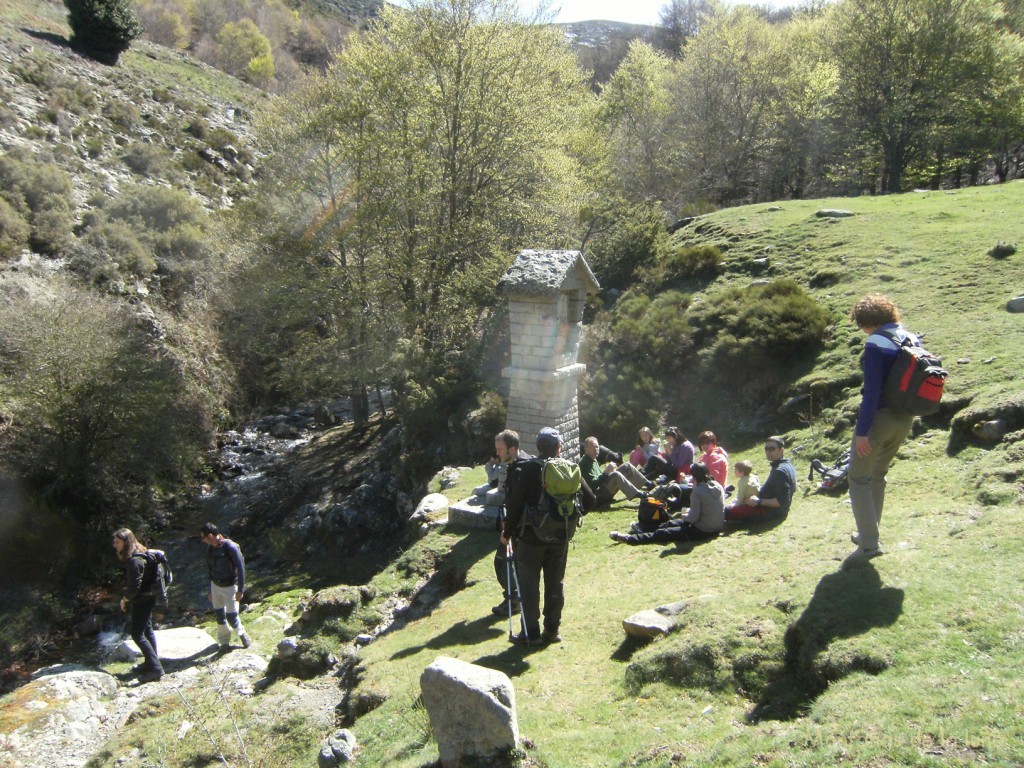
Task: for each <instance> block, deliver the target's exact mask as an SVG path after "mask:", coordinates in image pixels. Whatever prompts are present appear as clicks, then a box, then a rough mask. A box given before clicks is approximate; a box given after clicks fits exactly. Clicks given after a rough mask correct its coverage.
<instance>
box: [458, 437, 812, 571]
mask: <svg viewBox="0 0 1024 768" xmlns="http://www.w3.org/2000/svg"><path fill="white" fill-rule="evenodd" d="M494 445H495V453H494V455H493V456H492V457H491V460H490V461H488V463H487V467H486V468H487V477H488V482H487V484H485V485H482V486H480V487H479V488H477V489H475V491H474V493H475V494H476V495H478V496H484V497H485V498H486V503H487V504H492V505H496V506H498V507H499V508H500V507H501V506H502V503H503V501H504V497H505V490H506V478H507V476H508V474H507V473H508V468H509V466H510V465H512V464H514V463H515V462H517V461H519V460H525V459H530V458H532V457H531V456H530V455H529V454H527V453H525V452H523V451H520V450H519V436H518V434H517V433H515V432H514V431H512V430H505V431H503V432H501V433H499V434H498V435H497V436H496V437H495V442H494ZM697 450H699V451H700V453H699V454H698V453H697ZM764 451H765V458H766V459H767V460H768V463H769V467H770V469H769V473H768V477H767V479H766V480H765V482H764V483H763V484H762V483H760V482H759V480H758V477H757V475H755V474H754V472H753V470H754V467H753V464H752V463H751V462H749V461H740V462H737V463H736V465H735V466H734V467H733V475H734V485H729V484H728V480H729V454H728V453H726V451H725V449H723V448H722V447H721V446H719V445H718V438H717V436H716V435H715V433H714V432H710V431H704V432H701V433H700V434H699V435H698V436H697V449H695V448H694V447H693V444H692V443H691V442H690V441H689V440H687V439H686V435H685V434H683V432H682V431H681V430H680V429H679V428H678V427H669V428H668V429H666V430H665V435H664V440H663V441H662V442H660V443H659V441H658V440H657V439H656V438H655V437H654V433H653V432H652V431H651V429H650V428H648V427H643V428H642V429H641V430H640V432H639V434H638V436H637V443H636V446H635V447H634V449H633V451H632V452H631V453H630V454H629V456H628V457H627V460H626V461H623V455H622V454H621V453H617V452H615V451H613V450H611V449H609V448H606V447H605V446H603V445H601V442H600V440H599V439H598V438H597V437H593V436H592V437H588V438H586V439H585V440H584V441H583V455H582V456H581V458H580V460H579V466H580V474H581V476H582V488H581V493H582V504H583V511H584V512H590V511H593V510H595V509H601V508H604V507H607V506H608V505H609V504H611V502H612V501H613V500H614V498H615V497H616V495H618V494H619V493H621V494H622V495H623V496H625V497H626V498H627V499H631V500H632V499H639V500H640V503H641V508H643V507H644V505H648V506H653V507H657V508H659V509H660V510H661V511H662V512H663V515H662V517H661V518H658V517H657V515H655V517H654V520H655V523H654V524H648V525H640V524H639V521H638V523H637V524H634V527H633V530H632V531H631V532H630V533H620V532H619V531H612V532H611V533H610V534H609V535H610V536H611V538H612V539H614V540H615V541H622V542H626V543H628V544H652V543H665V542H671V541H703V540H706V539H712V538H715V537H716V536H718V534H719V533H721V532H722V531H723V530H724V529H725V524H726V523H727V522H728V523H741V522H767V521H775V520H781V519H783V518H785V517H786V515H787V514H788V513H789V507H790V504H791V503H792V500H793V494H794V493H795V492H796V470H795V469H794V468H793V464H792V463H791V462H790V461H789V459H787V458H786V456H785V453H786V442H785V440H784V439H783V438H782V437H779V436H777V435H772V436H771V437H768V438H766V439H765V441H764ZM727 499H728V502H727ZM683 510H686V511H685V513H683V514H681V515H679V516H676V517H674V518H673V517H672V513H681V512H682V511H683ZM501 556H502V553H501V552H499V553H498V557H501ZM496 567H497V566H496Z"/></svg>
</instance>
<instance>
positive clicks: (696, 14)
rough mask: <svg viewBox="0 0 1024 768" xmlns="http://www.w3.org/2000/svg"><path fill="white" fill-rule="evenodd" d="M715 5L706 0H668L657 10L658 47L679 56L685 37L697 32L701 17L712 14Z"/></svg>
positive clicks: (669, 53) (656, 37)
mask: <svg viewBox="0 0 1024 768" xmlns="http://www.w3.org/2000/svg"><path fill="white" fill-rule="evenodd" d="M715 5H716V4H715V3H713V2H708V0H668V2H666V3H665V4H664V5H663V6H662V7H661V10H660V11H659V12H658V21H659V24H658V29H657V33H656V34H655V40H656V42H657V44H658V47H659V48H660V49H661V50H662V51H664V52H665V53H666V54H668V55H669V56H671V57H672V58H679V56H680V55H681V53H682V50H683V45H684V44H685V43H686V41H687V39H689V38H690V37H692V36H693V35H695V34H697V30H698V29H700V24H701V19H702V17H704V16H710V15H712V13H713V12H714V9H715Z"/></svg>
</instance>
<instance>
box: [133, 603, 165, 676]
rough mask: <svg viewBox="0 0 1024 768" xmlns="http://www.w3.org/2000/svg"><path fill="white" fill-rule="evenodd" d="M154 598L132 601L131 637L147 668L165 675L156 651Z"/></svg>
mask: <svg viewBox="0 0 1024 768" xmlns="http://www.w3.org/2000/svg"><path fill="white" fill-rule="evenodd" d="M155 605H156V598H154V597H136V598H135V599H134V600H132V615H131V635H132V640H134V641H135V644H136V645H137V646H139V650H140V651H142V655H143V656H144V657H145V659H146V667H147V668H149V669H150V670H151V671H153V672H160V673H163V671H164V668H163V667H162V666H161V665H160V656H159V655H157V651H156V633H154V632H153V621H152V619H153V606H155Z"/></svg>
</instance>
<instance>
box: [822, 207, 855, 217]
mask: <svg viewBox="0 0 1024 768" xmlns="http://www.w3.org/2000/svg"><path fill="white" fill-rule="evenodd" d="M814 215H815V216H817V217H818V218H819V219H845V218H848V217H850V216H855V215H856V214H855V213H854V212H853V211H847V210H845V209H843V208H821V209H820V210H817V211H815V212H814Z"/></svg>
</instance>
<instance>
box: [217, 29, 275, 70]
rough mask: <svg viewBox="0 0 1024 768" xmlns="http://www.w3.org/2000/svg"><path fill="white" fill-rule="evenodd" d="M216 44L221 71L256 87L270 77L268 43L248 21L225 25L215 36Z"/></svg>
mask: <svg viewBox="0 0 1024 768" xmlns="http://www.w3.org/2000/svg"><path fill="white" fill-rule="evenodd" d="M217 43H218V44H219V45H220V53H219V60H220V63H221V67H222V68H223V69H224V71H225V72H230V73H231V74H232V75H235V76H236V77H240V78H242V79H243V80H246V81H247V82H251V83H256V84H260V83H261V82H263V83H265V82H269V79H270V77H273V75H274V59H273V55H272V48H271V45H270V40H268V39H267V37H266V35H264V34H263V33H262V32H260V29H259V27H257V26H256V23H255V22H254V21H253V20H252V19H242V20H241V21H237V22H229V23H228V24H225V25H224V26H223V27H222V28H221V30H220V32H218V33H217ZM268 73H269V77H268V76H267V75H268Z"/></svg>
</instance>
